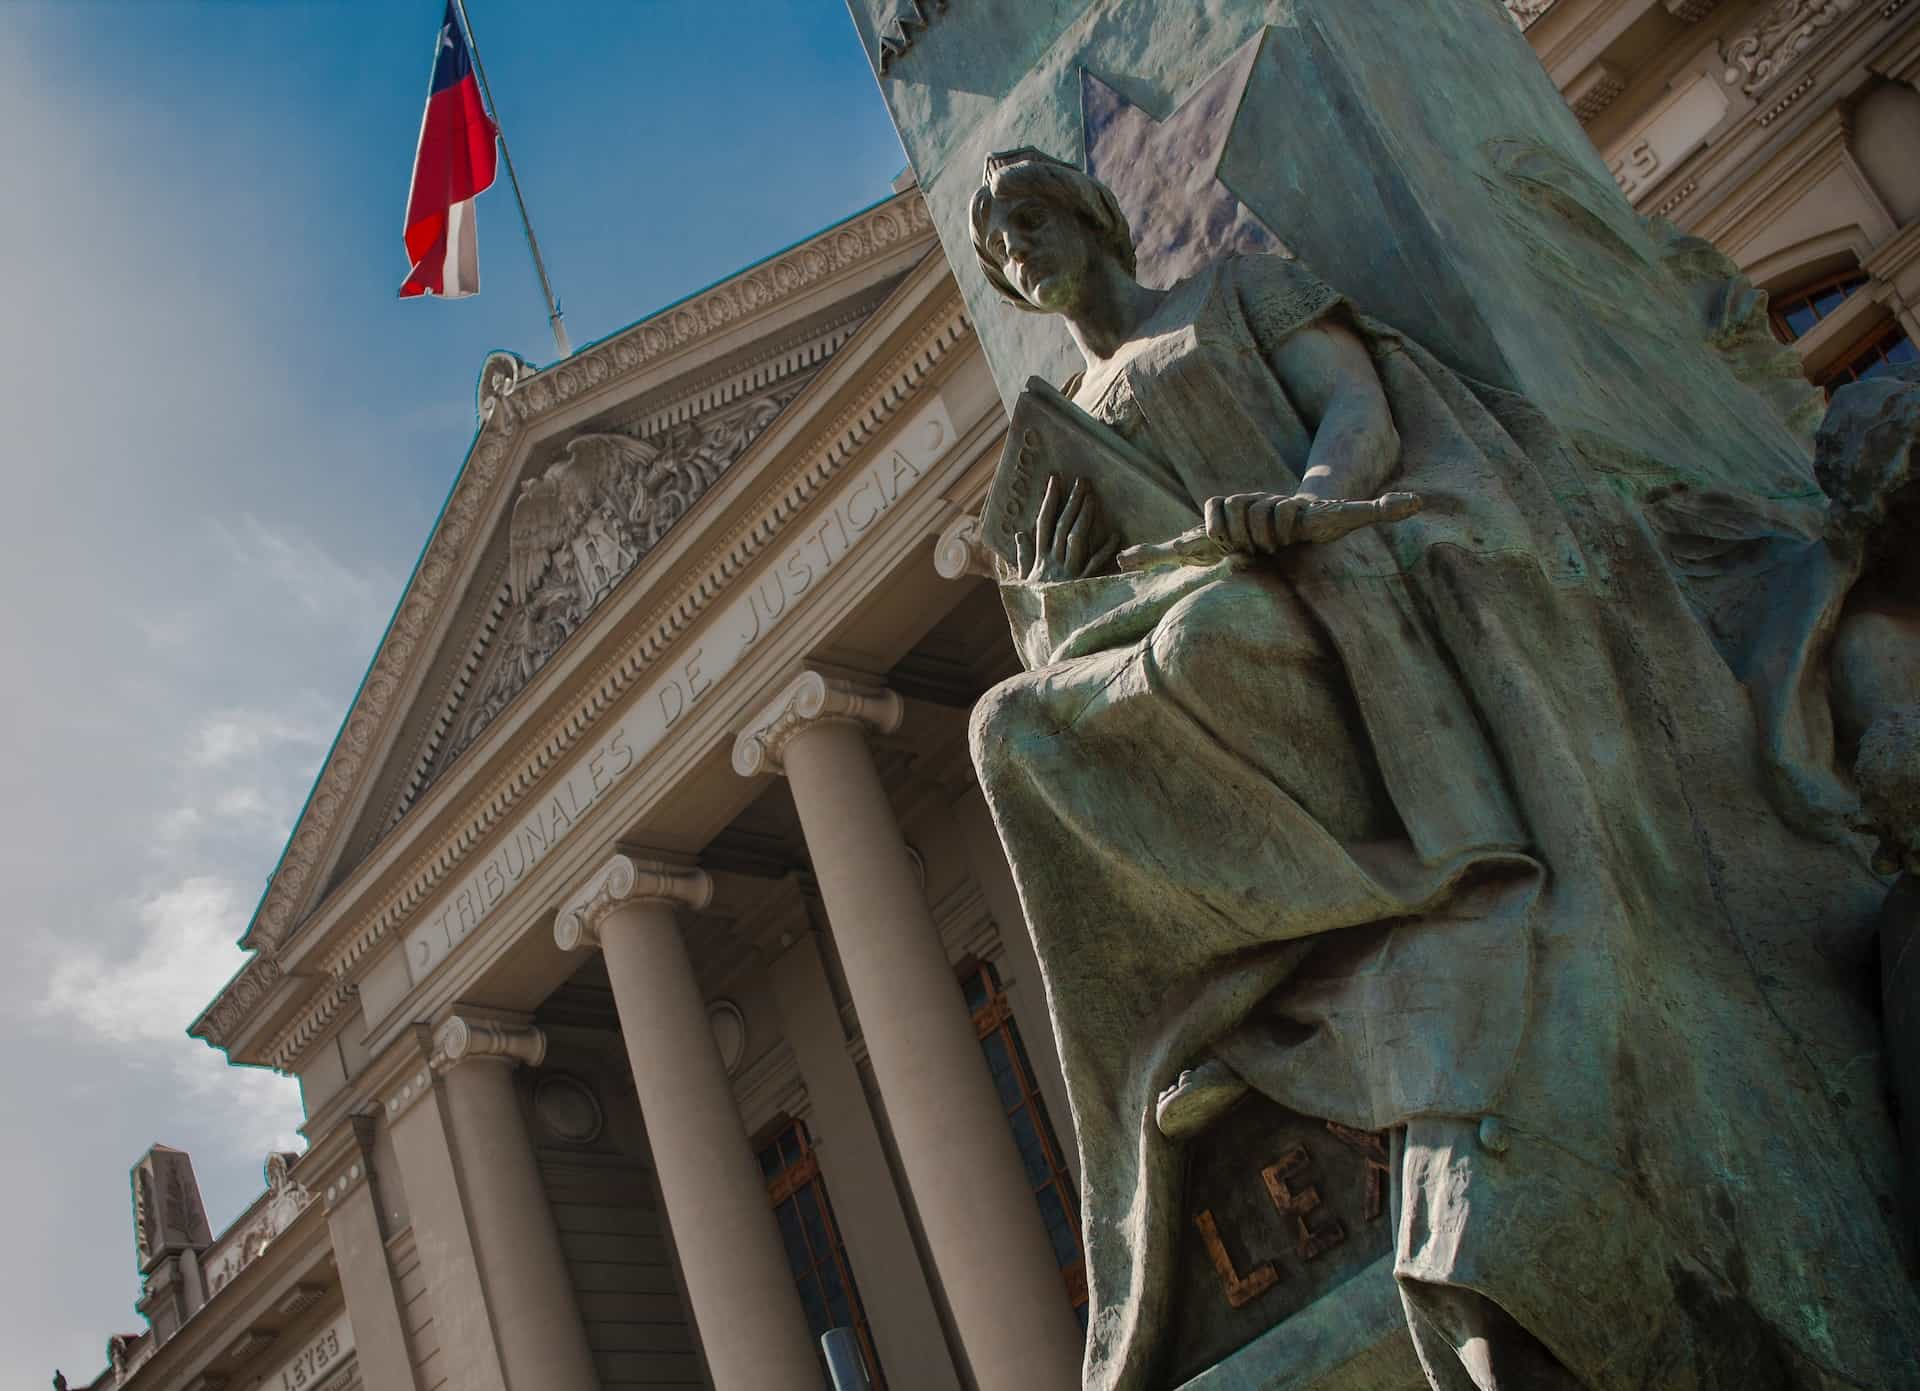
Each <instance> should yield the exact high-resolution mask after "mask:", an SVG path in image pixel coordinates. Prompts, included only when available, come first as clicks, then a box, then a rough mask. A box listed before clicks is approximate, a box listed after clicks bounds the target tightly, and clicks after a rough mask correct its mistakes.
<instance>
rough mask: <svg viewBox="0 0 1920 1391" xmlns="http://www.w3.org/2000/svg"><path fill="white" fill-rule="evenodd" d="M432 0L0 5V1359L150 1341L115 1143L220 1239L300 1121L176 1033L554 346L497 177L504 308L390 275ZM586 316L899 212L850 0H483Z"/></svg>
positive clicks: (546, 208) (492, 240)
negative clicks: (148, 1152) (518, 387)
mask: <svg viewBox="0 0 1920 1391" xmlns="http://www.w3.org/2000/svg"><path fill="white" fill-rule="evenodd" d="M442 3H443V0H307V2H306V3H301V2H300V0H252V3H248V2H247V0H201V2H200V3H187V0H120V2H119V3H110V2H109V0H58V3H50V4H36V3H33V2H32V0H8V2H7V3H6V4H4V5H3V6H0V188H3V189H4V190H5V193H4V204H0V206H3V207H4V210H5V213H4V216H0V311H3V312H0V421H4V425H0V482H4V487H5V492H6V497H7V499H8V503H9V506H8V507H7V508H6V509H5V513H6V516H7V518H8V521H9V529H10V531H11V532H12V535H11V537H10V538H9V541H8V543H7V544H6V545H5V546H0V592H4V593H5V595H6V596H7V599H8V602H6V603H5V604H4V605H0V652H4V653H5V654H6V667H5V676H6V679H5V680H4V681H0V769H3V770H4V772H3V773H0V873H4V875H5V878H6V883H7V884H8V886H9V889H10V891H11V892H10V895H9V898H10V908H11V912H10V913H9V915H8V919H7V924H6V938H5V940H6V941H7V942H8V943H9V944H10V945H11V947H12V951H11V953H10V959H9V961H8V963H7V968H6V969H5V970H0V1050H4V1056H5V1057H6V1060H7V1061H6V1065H5V1067H4V1069H0V1189H3V1190H4V1191H5V1192H7V1193H8V1194H9V1195H10V1196H11V1197H12V1200H13V1201H12V1202H11V1204H10V1208H11V1211H12V1214H13V1216H12V1220H11V1221H10V1222H9V1233H10V1236H11V1237H12V1239H13V1241H14V1242H15V1243H16V1245H15V1249H14V1250H13V1252H12V1253H11V1258H10V1259H9V1260H8V1261H7V1262H6V1263H5V1274H4V1276H0V1279H4V1280H5V1281H6V1282H7V1283H6V1287H5V1288H4V1290H0V1373H4V1375H5V1378H6V1380H7V1382H8V1384H9V1385H11V1384H13V1383H15V1382H18V1383H19V1384H20V1385H23V1386H25V1385H35V1384H44V1380H45V1378H46V1377H48V1376H50V1375H51V1373H52V1370H53V1368H54V1367H55V1366H56V1365H58V1366H60V1367H63V1368H64V1369H65V1370H66V1371H67V1373H68V1375H69V1376H72V1377H74V1378H75V1379H76V1380H81V1379H84V1378H86V1377H90V1376H91V1375H92V1374H93V1373H94V1372H95V1371H97V1370H98V1369H99V1367H100V1366H101V1365H102V1363H103V1361H104V1345H105V1339H106V1336H107V1335H108V1334H109V1333H112V1332H118V1331H126V1332H131V1331H134V1330H136V1329H138V1328H139V1327H141V1323H140V1320H139V1318H138V1316H137V1315H136V1314H135V1313H134V1312H133V1309H132V1301H133V1299H134V1297H135V1296H136V1294H137V1292H138V1281H137V1278H136V1275H135V1271H134V1254H133V1233H132V1227H131V1215H130V1211H129V1206H130V1205H129V1198H128V1192H127V1170H128V1167H129V1166H130V1165H131V1164H132V1163H133V1161H134V1160H135V1159H136V1158H137V1157H138V1156H139V1154H140V1153H141V1152H142V1151H143V1150H144V1149H145V1148H146V1147H147V1146H148V1145H149V1144H152V1143H154V1142H156V1141H159V1142H164V1143H168V1144H172V1145H176V1146H178V1147H180V1148H183V1149H186V1150H188V1151H190V1152H191V1154H192V1155H193V1159H194V1164H195V1167H196V1169H197V1171H198V1174H199V1178H200V1183H201V1187H202V1190H203V1192H204V1193H205V1196H206V1199H207V1205H208V1209H209V1216H210V1217H211V1219H212V1221H213V1223H214V1226H215V1228H216V1230H217V1229H218V1228H220V1227H222V1226H224V1225H225V1223H226V1222H227V1221H229V1220H230V1219H231V1218H232V1217H234V1216H235V1215H236V1214H237V1213H238V1212H239V1211H240V1209H241V1208H242V1207H243V1206H244V1205H245V1203H246V1202H247V1201H249V1200H250V1199H251V1197H252V1196H253V1195H254V1194H255V1193H256V1192H257V1191H258V1190H259V1188H260V1185H261V1176H260V1165H261V1162H262V1160H263V1159H264V1157H265V1154H266V1152H267V1150H268V1149H269V1148H271V1147H274V1146H275V1145H277V1144H285V1143H288V1142H289V1141H290V1140H291V1139H292V1135H293V1131H294V1127H295V1126H296V1125H297V1124H298V1123H299V1119H300V1115H299V1107H298V1101H297V1097H296V1096H295V1094H294V1090H293V1087H292V1084H291V1083H288V1082H284V1081H282V1080H279V1079H275V1078H273V1077H271V1076H269V1075H266V1074H261V1073H256V1072H249V1071H238V1070H233V1069H228V1068H226V1067H225V1065H224V1063H223V1062H222V1060H221V1059H220V1058H219V1056H218V1055H217V1054H214V1053H212V1052H211V1051H210V1050H208V1049H206V1048H204V1047H203V1046H202V1045H200V1044H198V1043H195V1042H193V1041H191V1040H189V1039H187V1038H186V1036H185V1034H184V1032H183V1030H184V1028H185V1026H186V1024H187V1022H188V1021H189V1020H190V1019H191V1018H192V1017H193V1016H194V1015H195V1014H196V1013H197V1012H198V1010H199V1009H200V1007H201V1006H203V1005H204V1004H205V1003H206V1001H207V999H208V998H209V997H210V996H211V994H212V992H213V990H214V989H216V988H217V987H218V985H219V984H220V983H221V982H222V981H223V980H225V979H226V978H227V976H228V975H230V974H231V973H232V971H233V970H234V969H235V968H236V967H237V965H238V964H239V961H240V957H239V954H238V952H237V951H236V950H235V949H234V948H233V946H232V942H233V940H234V938H235V937H237V936H238V934H239V932H240V931H241V929H242V928H243V926H244V924H245V919H246V917H247V915H248V913H249V912H250V910H251V908H252V906H253V903H254V901H255V899H256V898H257V897H258V894H259V890H260V886H261V884H262V882H263V880H264V879H265V877H266V875H267V873H268V871H269V870H270V869H271V868H272V866H273V863H274V860H275V859H276V857H277V855H278V851H279V848H280V845H281V843H282V842H283V840H284V838H285V834H286V831H287V829H288V826H289V824H290V822H291V819H292V816H293V814H294V812H295V811H296V810H297V808H298V806H299V803H300V801H301V798H302V797H303V796H304V794H305V791H306V788H307V785H308V783H309V782H310V781H311V779H312V777H313V774H314V772H315V771H316V769H317V767H318V763H319V759H320V757H321V755H322V753H323V752H324V750H325V747H326V745H327V743H328V741H329V740H330V739H331V738H332V735H333V732H334V729H335V727H336V726H337V724H338V722H339V719H340V717H341V715H342V713H343V712H344V710H345V708H346V703H347V701H348V699H349V698H350V697H351V695H352V692H353V690H354V687H355V686H356V684H357V683H358V680H359V677H360V674H361V672H362V670H363V669H364V667H365V664H366V661H367V659H368V657H369V655H370V654H371V652H372V650H373V645H374V642H375V640H376V639H377V637H378V635H379V632H380V630H381V628H382V626H383V625H384V623H385V621H386V617H387V615H388V613H389V612H390V611H391V608H392V606H393V604H394V602H395V600H396V599H397V597H398V594H399V589H400V585H401V584H402V582H403V581H404V579H405V576H406V574H407V571H408V569H409V568H410V566H411V564H412V561H413V558H414V556H415V554H416V553H417V552H418V550H419V548H420V545H421V544H422V542H423V541H424V539H425V537H426V532H427V528H428V526H429V525H430V524H431V522H432V519H433V516H434V514H435V512H436V511H437V509H438V507H439V504H440V502H441V499H442V498H443V497H444V496H445V494H446V491H447V489H448V487H449V486H450V484H451V482H452V480H453V475H454V472H455V470H456V469H457V468H458V466H459V464H460V461H461V459H462V458H463V456H464V454H465V450H466V445H467V442H468V440H469V439H470V437H471V434H472V429H473V387H474V377H475V375H476V373H477V372H478V369H479V366H480V363H481V360H482V359H483V358H484V356H485V354H486V352H487V350H488V349H489V348H492V347H496V346H498V347H506V348H511V349H513V350H515V351H517V352H520V353H522V354H523V355H525V356H528V357H530V358H533V359H535V360H536V361H542V362H544V361H546V360H548V359H549V358H550V357H551V356H552V345H551V340H550V338H549V337H548V333H547V327H546V322H545V312H544V309H543V308H542V306H541V303H540V299H539V294H538V290H537V287H536V284H535V281H534V278H533V274H532V271H531V269H530V266H529V263H528V259H527V253H526V249H525V246H524V243H523V242H522V240H521V237H520V232H519V227H518V223H517V220H516V217H515V213H514V209H513V205H512V202H511V196H510V194H509V193H508V191H507V189H506V187H505V185H504V180H503V182H502V184H501V185H500V186H499V187H497V188H496V189H495V190H494V191H492V192H490V193H488V194H486V195H484V196H483V197H482V199H481V202H480V211H479V218H480V259H481V275H482V291H481V294H480V296H479V297H478V298H477V299H473V300H467V301H463V302H457V303H437V302H423V301H419V300H413V301H408V302H406V303H401V302H399V301H398V300H397V299H396V298H395V296H394V291H395V289H396V288H397V287H398V285H399V284H400V281H401V280H402V279H403V278H404V276H405V274H406V270H407V266H406V262H405V258H404V256H403V255H402V249H401V242H400V221H401V213H402V211H403V207H404V203H405V198H406V191H407V176H408V172H409V169H410V166H411V162H412V157H413V144H414V139H415V136H416V134H417V131H418V127H419V121H420V112H421V107H422V104H423V103H424V100H425V96H426V82H427V76H428V67H429V62H430V59H431V57H432V51H433V49H432V45H433V38H434V33H435V30H436V28H437V25H438V22H439V15H440V9H441V5H442ZM469 9H470V12H471V14H472V17H473V22H474V25H475V28H476V29H477V31H478V32H477V35H476V37H477V38H478V41H479V46H480V53H481V57H482V59H483V61H484V62H485V64H486V66H487V70H488V76H489V77H490V79H491V81H492V85H493V92H494V95H495V97H496V98H497V99H498V101H499V103H500V112H499V114H500V117H501V120H502V123H503V124H504V126H505V128H506V132H507V135H508V138H509V140H510V141H511V143H512V147H513V151H514V158H515V161H516V163H517V165H518V167H519V170H520V174H521V179H522V182H523V185H524V187H525V190H526V194H527V198H528V202H529V204H530V205H531V208H532V211H533V215H534V219H535V224H536V226H537V228H538V229H539V232H540V236H541V243H542V249H543V250H544V251H545V253H546V256H547V261H548V266H549V269H550V271H551V273H552V276H553V279H554V282H555V288H556V289H557V290H558V292H559V294H560V296H561V298H562V300H563V302H564V305H565V308H566V311H567V323H568V327H569V330H570V331H571V333H572V336H573V341H574V342H575V343H576V344H578V343H585V342H587V341H590V340H592V339H595V338H599V337H602V336H604V335H605V334H607V333H610V332H612V331H614V330H616V329H618V328H620V327H622V326H624V325H626V324H628V323H630V322H632V321H633V320H635V319H637V318H640V317H643V316H644V315H646V314H647V313H648V312H650V311H651V310H653V309H655V308H658V307H660V306H661V305H664V304H666V303H669V302H671V301H672V300H675V299H677V298H679V297H680V296H682V295H684V294H686V293H688V292H689V291H692V290H695V289H698V288H699V287H701V286H703V285H706V284H708V283H710V282H712V281H714V280H716V279H718V278H721V277H723V276H725V275H727V274H728V273H730V272H731V271H734V270H736V269H738V268H740V267H742V266H744V265H746V264H748V263H749V262H752V261H754V260H757V259H759V258H760V257H762V256H765V255H767V254H768V253H770V252H772V251H775V250H778V249H779V248H780V247H783V246H785V245H787V244H789V243H791V242H793V241H795V240H798V239H799V238H801V237H804V236H806V235H807V234H808V233H810V232H812V231H815V230H817V229H818V228H820V227H822V226H825V225H827V224H828V223H831V222H834V221H837V220H838V219H840V218H841V217H844V216H845V215H847V214H848V213H850V212H852V211H854V210H855V209H857V208H860V207H863V206H865V205H867V204H869V203H871V202H873V201H875V200H876V199H878V198H880V197H882V196H884V195H885V194H886V193H887V191H888V181H889V180H890V179H891V178H892V176H893V175H894V174H895V173H897V172H898V170H899V169H900V167H901V166H902V164H903V163H904V160H903V157H902V155H901V153H900V147H899V143H898V141H897V140H896V139H895V137H894V135H893V132H892V129H891V127H890V126H889V125H888V123H887V120H886V115H885V112H884V110H883V108H882V106H881V103H880V99H879V95H878V93H877V91H876V90H875V87H874V83H873V79H872V77H871V76H870V74H869V72H868V69H867V67H866V64H865V61H864V59H863V58H862V56H861V54H860V52H859V49H858V44H857V41H856V39H855V37H854V33H853V27H852V24H851V22H850V21H849V20H848V18H847V16H846V13H845V11H844V9H843V8H842V7H841V6H840V5H839V4H837V3H834V0H751V2H750V3H746V4H720V3H714V0H671V2H670V0H623V2H622V3H615V0H564V3H557V4H544V5H534V4H527V3H514V4H509V3H507V0H469Z"/></svg>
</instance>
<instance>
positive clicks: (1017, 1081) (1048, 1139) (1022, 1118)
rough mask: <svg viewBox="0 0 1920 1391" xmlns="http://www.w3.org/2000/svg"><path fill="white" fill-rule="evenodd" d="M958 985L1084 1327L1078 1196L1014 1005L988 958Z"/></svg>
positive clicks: (1084, 1289)
mask: <svg viewBox="0 0 1920 1391" xmlns="http://www.w3.org/2000/svg"><path fill="white" fill-rule="evenodd" d="M960 988H961V990H962V992H963V993H964V994H965V995H966V999H967V1008H968V1009H970V1010H972V1011H973V1027H974V1032H975V1034H977V1035H978V1036H979V1039H980V1051H981V1052H982V1053H984V1054H985V1055H986V1059H987V1070H988V1071H989V1072H990V1073H992V1074H993V1086H994V1090H995V1091H997V1092H998V1093H999V1095H1000V1104H1001V1105H1002V1106H1004V1107H1005V1108H1006V1112H1007V1125H1008V1126H1009V1127H1010V1128H1011V1129H1012V1131H1013V1140H1014V1143H1015V1145H1017V1146H1018V1147H1019V1150H1020V1162H1021V1164H1022V1165H1023V1166H1024V1167H1025V1169H1026V1173H1027V1182H1028V1183H1029V1184H1031V1185H1032V1186H1033V1196H1034V1200H1035V1201H1036V1202H1037V1203H1038V1204H1039V1205H1040V1220H1041V1221H1042V1222H1044V1223H1045V1224H1046V1228H1047V1239H1048V1240H1049V1241H1051V1242H1052V1243H1053V1257H1054V1260H1055V1261H1057V1262H1058V1263H1059V1266H1060V1276H1061V1279H1062V1280H1063V1281H1064V1282H1065V1284H1066V1288H1067V1297H1068V1299H1070V1300H1071V1301H1072V1303H1073V1308H1074V1311H1075V1312H1076V1313H1078V1314H1079V1316H1080V1326H1081V1327H1082V1328H1084V1327H1086V1322H1087V1258H1086V1252H1085V1250H1084V1249H1083V1248H1082V1246H1081V1241H1080V1198H1079V1194H1078V1193H1077V1192H1076V1191H1075V1189H1074V1186H1073V1178H1072V1176H1071V1175H1070V1174H1069V1173H1068V1172H1067V1163H1066V1152H1065V1151H1064V1150H1063V1149H1061V1147H1060V1137H1059V1136H1058V1135H1056V1134H1055V1133H1054V1129H1053V1122H1052V1121H1051V1120H1050V1119H1049V1118H1048V1116H1047V1104H1046V1102H1045V1101H1043V1100H1041V1097H1040V1088H1039V1086H1038V1084H1037V1083H1036V1082H1035V1080H1034V1071H1033V1063H1032V1062H1031V1061H1030V1060H1029V1059H1028V1057H1027V1048H1026V1045H1025V1044H1024V1043H1022V1042H1021V1041H1020V1026H1019V1025H1018V1024H1017V1023H1015V1022H1014V1018H1013V1009H1012V1007H1011V1006H1010V1005H1009V1004H1008V1003H1007V996H1006V992H1005V991H1004V990H1002V989H1001V988H1000V975H999V972H997V971H995V970H994V969H993V967H992V965H991V964H989V963H987V962H970V963H968V964H967V965H966V966H964V967H963V968H962V969H961V973H960Z"/></svg>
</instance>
